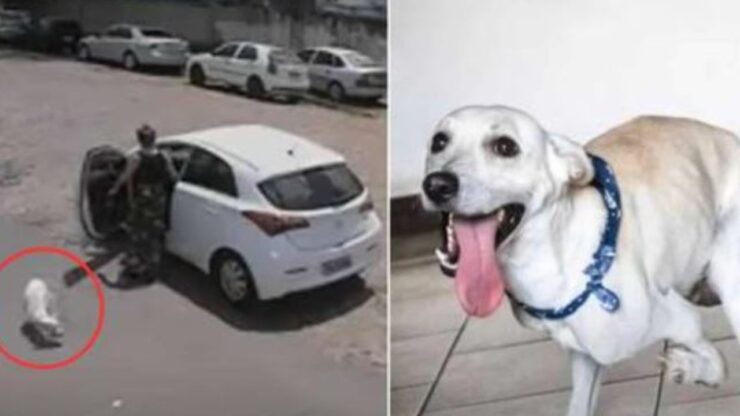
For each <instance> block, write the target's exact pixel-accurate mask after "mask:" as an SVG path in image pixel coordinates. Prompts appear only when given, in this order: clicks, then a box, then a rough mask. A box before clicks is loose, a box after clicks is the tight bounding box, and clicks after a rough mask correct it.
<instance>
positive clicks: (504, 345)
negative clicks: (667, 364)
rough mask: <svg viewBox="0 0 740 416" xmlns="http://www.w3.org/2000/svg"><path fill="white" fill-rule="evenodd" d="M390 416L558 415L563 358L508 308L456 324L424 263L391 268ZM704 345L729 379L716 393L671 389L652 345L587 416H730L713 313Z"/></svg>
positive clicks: (459, 317) (444, 281) (443, 283)
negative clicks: (709, 344)
mask: <svg viewBox="0 0 740 416" xmlns="http://www.w3.org/2000/svg"><path fill="white" fill-rule="evenodd" d="M391 276H392V281H391V286H392V288H393V292H392V293H393V296H392V304H393V314H392V319H391V328H392V331H391V362H392V363H393V366H392V370H391V408H392V414H393V415H394V416H421V415H429V416H431V415H434V416H463V415H464V416H479V415H480V416H483V415H497V416H515V415H527V416H552V415H564V414H566V412H567V406H568V400H569V398H570V390H571V381H570V366H569V364H568V357H567V354H566V353H565V352H564V351H563V350H562V349H561V348H560V347H559V346H558V345H557V344H555V343H554V342H553V341H552V340H550V339H549V337H548V336H547V334H544V333H540V332H536V331H532V330H528V329H525V328H524V327H522V326H521V325H519V323H518V322H517V321H516V320H515V318H514V316H513V315H512V313H511V309H510V307H509V305H503V306H502V307H501V309H499V311H498V312H497V313H496V314H495V315H494V316H492V317H489V318H486V319H474V318H466V317H465V314H464V313H463V311H462V309H461V308H460V306H459V304H458V301H457V299H456V297H455V293H454V288H453V281H452V280H451V279H448V278H446V277H444V276H443V275H442V274H441V272H440V271H439V266H438V265H437V263H436V262H435V261H434V260H433V259H431V258H425V257H420V258H416V259H410V260H403V261H401V262H399V263H395V262H394V264H393V265H392V266H391ZM703 321H704V327H705V332H706V334H707V336H708V337H709V338H710V339H711V340H712V341H713V342H714V344H715V345H716V346H717V347H718V348H719V350H720V351H721V352H722V354H723V355H724V357H725V359H726V361H727V366H728V372H729V378H728V379H727V380H726V381H725V382H724V383H723V384H722V385H721V386H719V387H718V388H708V387H704V386H696V385H677V384H674V383H673V382H672V381H671V380H670V379H669V378H668V377H667V376H666V375H665V374H664V371H663V370H662V368H661V366H660V365H659V361H658V355H659V354H660V353H661V352H662V350H663V348H664V346H663V345H662V344H658V345H654V346H652V347H651V348H648V349H646V350H644V351H642V352H641V353H640V354H638V355H637V356H636V357H633V358H632V359H630V360H627V361H624V362H622V363H619V364H618V365H616V366H614V367H612V368H610V369H609V370H608V372H607V373H606V377H605V378H604V380H605V381H604V384H603V385H602V388H601V393H600V397H599V405H598V409H597V411H596V414H598V415H603V416H646V415H662V416H689V415H691V416H694V415H713V416H730V415H736V414H737V409H738V405H739V404H740V375H739V374H740V349H739V348H738V344H737V340H736V339H735V337H734V335H733V333H732V329H731V328H730V325H729V324H728V322H727V321H726V319H725V317H724V315H723V313H722V310H721V308H709V309H704V310H703Z"/></svg>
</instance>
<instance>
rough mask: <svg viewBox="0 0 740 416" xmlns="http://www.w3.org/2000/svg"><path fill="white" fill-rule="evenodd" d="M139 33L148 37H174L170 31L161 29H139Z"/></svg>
mask: <svg viewBox="0 0 740 416" xmlns="http://www.w3.org/2000/svg"><path fill="white" fill-rule="evenodd" d="M141 34H142V35H144V36H146V37H148V38H174V36H172V34H171V33H169V32H167V31H164V30H162V29H141Z"/></svg>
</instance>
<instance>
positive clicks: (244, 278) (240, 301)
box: [213, 252, 257, 307]
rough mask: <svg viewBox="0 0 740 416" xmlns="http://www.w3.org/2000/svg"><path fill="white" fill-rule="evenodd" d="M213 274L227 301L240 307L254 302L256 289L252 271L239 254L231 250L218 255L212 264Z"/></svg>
mask: <svg viewBox="0 0 740 416" xmlns="http://www.w3.org/2000/svg"><path fill="white" fill-rule="evenodd" d="M213 274H214V275H215V277H216V278H217V279H218V283H219V286H220V287H221V292H223V294H224V296H226V299H228V301H229V302H231V303H233V304H235V305H238V306H240V307H247V306H250V305H253V304H254V303H255V302H256V300H257V291H256V289H255V286H254V280H253V279H252V273H251V272H250V271H249V268H248V267H247V265H246V263H244V260H242V258H241V257H240V256H239V255H237V254H235V253H231V252H226V253H224V254H221V255H219V256H218V257H217V258H216V259H215V261H214V264H213Z"/></svg>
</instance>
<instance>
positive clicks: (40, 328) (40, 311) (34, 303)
mask: <svg viewBox="0 0 740 416" xmlns="http://www.w3.org/2000/svg"><path fill="white" fill-rule="evenodd" d="M24 301H25V302H24V309H25V312H26V322H27V323H29V324H30V325H33V326H34V327H35V329H36V331H37V332H38V333H40V334H41V335H42V336H44V337H45V338H46V340H45V341H48V340H49V338H59V337H61V336H62V335H64V328H63V327H62V324H61V322H60V321H59V310H58V305H57V299H56V295H55V294H54V293H53V292H52V291H51V290H50V289H49V287H48V285H47V284H46V282H44V281H43V280H42V279H39V278H33V279H31V280H30V281H29V282H28V284H27V285H26V289H25V291H24Z"/></svg>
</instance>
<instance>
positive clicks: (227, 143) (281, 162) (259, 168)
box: [161, 124, 345, 179]
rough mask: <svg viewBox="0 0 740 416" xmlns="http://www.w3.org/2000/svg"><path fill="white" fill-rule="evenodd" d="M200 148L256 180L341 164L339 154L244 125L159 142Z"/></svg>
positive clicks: (274, 131) (290, 135)
mask: <svg viewBox="0 0 740 416" xmlns="http://www.w3.org/2000/svg"><path fill="white" fill-rule="evenodd" d="M169 141H176V142H180V143H185V144H192V145H195V146H200V147H203V148H205V149H208V150H210V151H213V152H214V153H217V154H219V155H220V156H226V157H228V158H229V159H231V160H232V162H236V163H239V164H241V165H243V167H245V168H247V169H248V170H250V171H251V172H252V174H254V175H256V176H258V179H264V178H268V177H272V176H277V175H282V174H286V173H290V172H295V171H299V170H304V169H308V168H312V167H317V166H322V165H331V164H337V163H344V162H345V160H344V157H342V155H340V154H339V153H337V152H335V151H333V150H331V149H328V148H326V147H323V146H321V145H319V144H317V143H314V142H312V141H310V140H308V139H306V138H303V137H301V136H298V135H296V134H293V133H289V132H287V131H283V130H280V129H277V128H274V127H270V126H264V125H258V124H243V125H235V126H225V127H217V128H212V129H207V130H200V131H195V132H191V133H186V134H182V135H177V136H171V137H167V138H163V139H162V141H161V142H162V143H165V142H169Z"/></svg>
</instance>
